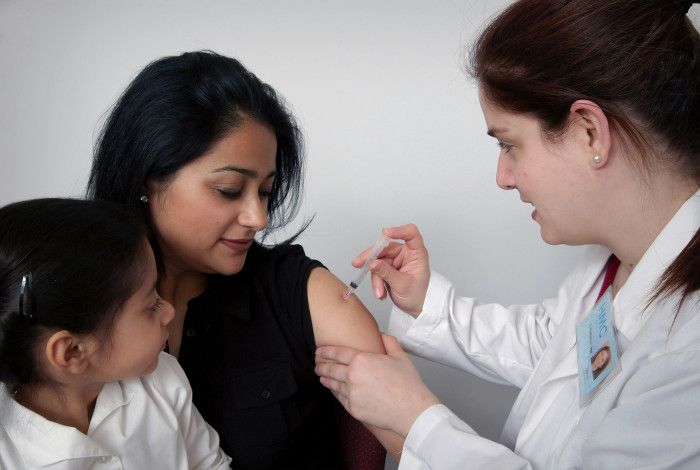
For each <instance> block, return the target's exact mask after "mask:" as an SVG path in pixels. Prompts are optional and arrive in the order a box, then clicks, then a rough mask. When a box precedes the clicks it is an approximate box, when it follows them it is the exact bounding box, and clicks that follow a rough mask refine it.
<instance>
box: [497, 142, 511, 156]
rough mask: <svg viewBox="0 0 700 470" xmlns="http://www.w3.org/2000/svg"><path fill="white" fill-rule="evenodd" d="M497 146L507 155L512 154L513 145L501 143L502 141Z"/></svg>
mask: <svg viewBox="0 0 700 470" xmlns="http://www.w3.org/2000/svg"><path fill="white" fill-rule="evenodd" d="M497 145H498V148H500V149H501V150H502V151H503V152H505V153H510V151H511V150H512V149H513V146H512V145H510V144H506V143H504V142H501V141H500V140H499V141H498V142H497Z"/></svg>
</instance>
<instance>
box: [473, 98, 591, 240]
mask: <svg viewBox="0 0 700 470" xmlns="http://www.w3.org/2000/svg"><path fill="white" fill-rule="evenodd" d="M480 102H481V109H482V111H483V114H484V118H485V120H486V125H487V127H488V134H489V135H491V136H492V137H495V138H496V139H497V140H498V145H499V147H500V151H499V155H498V168H497V171H496V183H497V184H498V186H499V187H500V188H502V189H517V190H518V192H519V193H520V199H521V200H522V201H523V202H526V203H529V204H532V205H533V206H534V207H535V210H534V211H533V212H532V218H533V219H534V220H535V221H536V222H537V223H538V224H539V225H540V231H541V235H542V239H543V240H544V241H545V242H547V243H550V244H559V243H566V244H571V245H578V244H585V243H591V240H592V234H591V233H590V226H591V224H590V221H591V220H592V219H591V217H594V216H595V210H594V207H593V206H592V205H591V204H590V203H588V198H587V194H588V193H589V192H590V188H589V187H588V186H589V185H588V183H587V178H588V175H589V173H590V172H589V169H588V167H586V163H587V162H589V161H590V159H591V158H592V156H593V155H583V154H582V148H584V147H583V146H582V145H580V144H581V143H582V142H579V141H577V140H580V138H579V137H578V135H574V136H572V137H570V136H568V133H567V136H565V137H564V138H563V139H562V140H561V142H557V143H552V142H549V141H545V139H544V136H543V134H542V131H541V127H540V124H539V122H538V120H537V119H535V118H534V117H531V116H528V115H524V114H515V113H512V112H508V111H504V110H502V109H500V108H498V107H497V106H495V105H494V104H493V103H491V102H490V101H489V100H488V99H487V98H485V97H484V95H483V93H480Z"/></svg>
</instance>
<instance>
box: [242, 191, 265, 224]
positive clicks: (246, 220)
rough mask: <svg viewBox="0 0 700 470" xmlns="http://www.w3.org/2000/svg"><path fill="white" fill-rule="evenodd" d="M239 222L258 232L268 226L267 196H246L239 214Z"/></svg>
mask: <svg viewBox="0 0 700 470" xmlns="http://www.w3.org/2000/svg"><path fill="white" fill-rule="evenodd" d="M238 223H240V224H241V225H243V226H244V227H249V228H251V229H253V230H255V231H256V232H257V231H260V230H262V229H264V228H265V227H267V198H260V197H259V196H258V195H257V194H255V195H254V196H253V195H251V197H248V198H246V199H245V200H244V201H243V207H242V208H241V212H240V214H238Z"/></svg>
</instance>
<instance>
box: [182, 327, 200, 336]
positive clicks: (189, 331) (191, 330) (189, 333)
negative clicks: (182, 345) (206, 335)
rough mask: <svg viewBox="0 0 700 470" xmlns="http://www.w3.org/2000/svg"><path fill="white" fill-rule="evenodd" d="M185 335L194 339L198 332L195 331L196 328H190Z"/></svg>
mask: <svg viewBox="0 0 700 470" xmlns="http://www.w3.org/2000/svg"><path fill="white" fill-rule="evenodd" d="M185 334H186V335H187V337H188V338H192V337H193V336H194V335H196V334H197V330H195V329H194V328H190V329H189V330H187V332H186V333H185Z"/></svg>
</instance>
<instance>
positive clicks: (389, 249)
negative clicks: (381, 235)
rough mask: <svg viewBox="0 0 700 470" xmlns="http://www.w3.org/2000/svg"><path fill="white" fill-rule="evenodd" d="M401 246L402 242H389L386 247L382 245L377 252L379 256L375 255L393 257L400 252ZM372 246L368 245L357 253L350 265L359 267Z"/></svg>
mask: <svg viewBox="0 0 700 470" xmlns="http://www.w3.org/2000/svg"><path fill="white" fill-rule="evenodd" d="M403 246H404V244H403V243H397V242H391V243H389V244H388V245H387V246H386V247H384V249H383V250H382V251H380V252H379V256H377V258H380V259H381V258H390V259H394V258H396V257H397V256H398V255H399V253H401V248H402V247H403ZM372 248H373V247H371V246H370V247H368V248H367V249H365V250H364V251H363V252H362V253H360V254H359V255H357V257H356V258H355V259H354V260H352V265H353V266H354V267H356V268H361V267H362V266H363V265H364V264H365V260H366V259H367V258H368V257H369V255H370V254H371V253H372Z"/></svg>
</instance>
